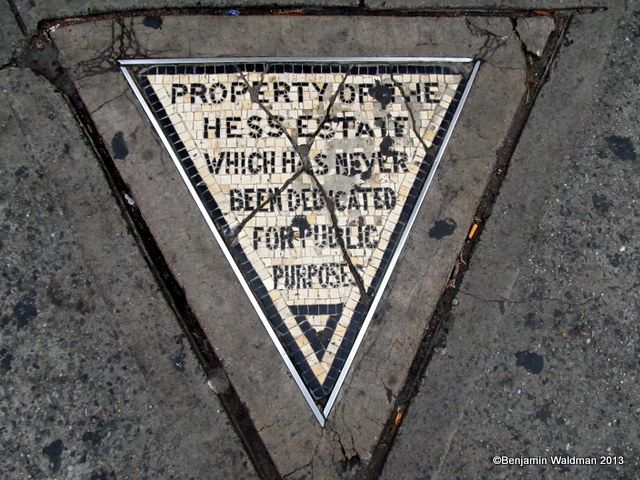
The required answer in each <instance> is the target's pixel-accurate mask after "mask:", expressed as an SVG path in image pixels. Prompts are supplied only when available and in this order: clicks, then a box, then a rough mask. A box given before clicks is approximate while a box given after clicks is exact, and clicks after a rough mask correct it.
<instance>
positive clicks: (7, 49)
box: [0, 2, 27, 65]
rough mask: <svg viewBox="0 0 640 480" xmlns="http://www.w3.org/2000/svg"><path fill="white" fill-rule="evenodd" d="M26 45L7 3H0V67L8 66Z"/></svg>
mask: <svg viewBox="0 0 640 480" xmlns="http://www.w3.org/2000/svg"><path fill="white" fill-rule="evenodd" d="M26 43H27V38H26V36H25V35H23V33H22V31H21V30H20V26H19V25H18V23H17V22H16V18H15V16H14V15H13V12H12V11H11V7H10V6H9V3H8V2H0V65H6V64H8V63H9V62H10V61H11V60H12V59H13V58H15V56H16V55H18V54H19V52H20V51H21V49H22V47H23V46H24V45H26Z"/></svg>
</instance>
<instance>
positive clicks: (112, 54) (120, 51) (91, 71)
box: [79, 18, 164, 78]
mask: <svg viewBox="0 0 640 480" xmlns="http://www.w3.org/2000/svg"><path fill="white" fill-rule="evenodd" d="M133 22H134V18H130V19H129V22H128V24H126V23H125V19H124V18H116V19H115V21H113V22H111V43H110V44H109V46H108V47H107V48H105V49H104V50H102V51H101V52H99V53H98V54H97V55H96V56H95V57H94V58H92V59H90V60H85V61H83V62H80V63H79V66H80V67H81V68H82V69H83V70H84V71H85V72H86V75H85V76H93V75H99V74H101V73H106V72H112V71H115V70H117V69H118V60H119V59H121V58H127V57H148V56H149V55H150V54H154V53H164V51H157V52H152V51H149V50H147V49H145V48H144V47H143V46H142V44H141V43H140V41H139V40H138V36H137V34H136V32H135V29H134V25H133ZM116 26H117V27H116ZM117 28H118V29H119V31H117ZM82 78H84V77H82Z"/></svg>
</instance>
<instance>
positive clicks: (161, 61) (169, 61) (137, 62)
mask: <svg viewBox="0 0 640 480" xmlns="http://www.w3.org/2000/svg"><path fill="white" fill-rule="evenodd" d="M472 61H473V59H472V58H468V57H229V58H158V59H152V58H146V59H122V60H119V61H118V63H119V64H120V68H121V70H122V73H123V75H124V77H125V79H126V80H127V83H128V84H129V86H130V87H131V89H132V90H133V93H134V95H135V96H136V98H137V99H138V101H139V102H140V105H141V106H142V109H143V110H144V112H145V114H146V115H147V117H148V118H149V121H150V122H151V124H152V125H153V127H154V129H155V130H156V133H157V134H158V135H159V136H160V139H161V140H162V143H163V144H164V146H165V148H166V150H167V151H168V153H169V155H170V156H171V159H172V160H173V163H174V164H175V166H176V168H177V169H178V172H179V173H180V176H181V177H182V180H183V181H184V183H185V184H186V186H187V189H188V190H189V193H190V194H191V196H192V197H193V199H194V200H195V202H196V205H197V206H198V209H199V210H200V213H201V214H202V216H203V217H204V219H205V222H206V223H207V226H208V227H209V230H211V233H212V234H213V236H214V238H215V239H216V241H217V243H218V245H220V247H221V249H222V252H223V253H224V256H225V258H226V259H227V261H228V262H229V264H230V265H231V268H232V270H233V272H234V273H235V275H236V277H237V278H238V280H239V281H240V284H241V285H242V288H243V289H244V291H245V293H246V294H247V297H249V301H250V302H251V304H252V306H253V308H254V310H255V311H256V313H257V314H258V317H259V318H260V320H261V322H262V324H263V325H264V327H265V329H266V330H267V333H268V334H269V337H270V338H271V341H272V342H273V343H274V345H275V347H276V349H277V351H278V353H279V354H280V356H281V357H282V359H283V360H284V363H285V365H286V366H287V368H288V370H289V373H291V375H292V377H293V379H294V380H295V382H296V385H297V386H298V388H299V389H300V391H301V392H302V395H303V396H304V399H305V400H306V402H307V404H308V405H309V408H310V409H311V411H312V412H313V414H314V416H315V417H316V419H317V420H318V423H319V424H320V426H321V427H324V425H325V420H326V418H327V416H328V415H329V413H330V411H331V409H332V408H333V405H334V403H335V401H336V398H337V396H338V393H339V391H340V388H341V387H342V384H343V383H344V380H345V378H346V376H347V374H348V372H349V369H350V367H351V364H352V363H353V360H354V358H355V355H356V353H357V351H358V349H359V347H360V344H361V343H362V340H363V338H364V336H365V334H366V331H367V329H368V327H369V324H370V323H371V320H372V318H373V315H374V313H375V310H376V308H377V306H378V303H379V302H380V299H381V297H382V293H383V292H384V290H385V288H386V286H387V283H388V281H389V278H390V276H391V273H392V272H393V269H394V267H395V264H396V262H397V260H398V257H399V255H400V253H401V251H402V249H403V247H404V244H405V242H406V240H407V237H408V235H409V232H410V231H411V227H412V226H413V223H414V221H415V219H416V217H417V214H418V211H419V210H420V207H421V206H422V203H423V201H424V198H425V196H426V193H427V190H428V188H429V186H430V184H431V181H432V179H433V176H434V174H435V171H436V169H437V167H438V164H439V163H440V160H441V159H442V156H443V155H444V151H445V149H446V147H447V144H448V142H449V139H450V138H451V134H452V132H453V130H454V128H455V126H456V123H457V121H458V117H459V116H460V113H461V111H462V107H463V106H464V103H465V102H466V99H467V97H468V95H469V91H470V90H471V86H472V84H473V82H474V80H475V77H476V74H477V72H478V68H479V67H480V62H479V61H476V63H475V65H474V67H473V70H472V72H471V75H470V76H469V79H468V80H467V85H466V86H465V89H464V92H463V93H462V97H461V99H460V103H459V104H458V106H457V108H456V111H455V113H454V115H453V118H452V120H451V124H450V125H449V128H448V129H447V132H446V133H445V136H444V139H443V142H442V145H441V147H440V149H439V150H438V154H437V155H436V159H435V161H434V166H433V167H432V169H431V171H430V173H429V176H428V177H427V180H426V182H425V185H424V186H423V188H422V191H421V192H420V196H419V197H418V199H417V203H416V205H415V206H414V208H413V211H412V213H411V216H410V217H409V220H408V222H407V226H406V227H405V229H404V231H403V234H402V236H401V237H400V240H399V242H398V246H397V247H396V250H395V252H394V254H393V256H392V258H391V261H390V263H389V266H388V267H387V270H386V272H385V275H384V276H383V278H382V281H381V283H380V286H379V287H378V291H377V293H376V296H375V297H374V299H373V302H372V303H371V306H370V307H369V311H368V313H367V317H366V318H365V321H364V323H363V325H362V327H361V329H360V332H359V333H358V336H357V337H356V340H355V342H354V344H353V346H352V347H351V351H350V352H349V356H348V357H347V360H346V361H345V364H344V365H343V367H342V371H341V372H340V376H339V377H338V379H337V380H336V384H335V386H334V388H333V391H332V392H331V395H330V396H329V400H328V402H327V404H326V405H325V407H324V410H323V411H320V409H319V408H318V406H317V405H316V403H315V401H314V400H313V398H311V395H310V393H309V391H308V389H307V387H306V386H305V384H304V382H303V381H302V378H301V377H300V374H299V373H298V371H297V370H296V369H295V367H294V365H293V363H292V362H291V360H290V359H289V357H288V355H287V353H286V352H285V350H284V348H283V346H282V344H281V343H280V341H279V340H278V337H277V335H276V334H275V331H274V330H273V327H272V326H271V324H270V323H269V321H268V319H267V318H266V316H265V314H264V312H263V311H262V309H261V308H260V305H259V304H258V302H257V300H256V298H255V296H254V294H253V292H252V291H251V289H250V288H249V285H248V284H247V282H246V280H245V279H244V277H243V276H242V273H241V272H240V269H239V268H238V266H237V265H236V263H235V261H234V259H233V257H232V256H231V252H230V251H229V249H228V248H227V245H226V244H225V243H224V241H223V239H222V237H221V236H220V234H219V233H218V230H217V229H216V227H215V225H214V224H213V220H212V219H211V217H210V216H209V214H208V213H207V211H206V209H205V207H204V205H203V203H202V201H201V200H200V198H199V197H198V194H197V192H196V191H195V188H194V187H193V185H192V184H191V181H190V180H189V177H188V176H187V173H186V171H185V170H184V168H183V167H182V164H181V163H180V160H179V159H178V157H177V155H176V154H175V152H174V150H173V147H172V145H171V143H170V142H169V140H168V139H167V138H166V136H165V135H164V132H163V131H162V128H161V127H160V124H159V123H158V121H157V120H156V119H155V117H154V115H153V112H152V111H151V109H150V107H149V105H148V104H147V102H146V100H145V98H144V96H143V95H142V93H141V91H140V89H139V87H138V84H137V83H136V81H135V80H134V79H133V77H132V76H131V74H130V73H129V71H128V69H127V67H131V66H148V65H173V64H190V65H194V64H211V63H218V64H220V63H258V62H268V63H276V62H287V63H327V62H332V63H347V64H348V63H378V64H379V63H383V62H384V63H470V62H472Z"/></svg>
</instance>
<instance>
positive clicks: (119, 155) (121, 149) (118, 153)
mask: <svg viewBox="0 0 640 480" xmlns="http://www.w3.org/2000/svg"><path fill="white" fill-rule="evenodd" d="M111 149H112V150H113V158H115V159H116V160H124V159H125V158H127V155H129V148H128V147H127V142H125V140H124V133H122V132H118V133H116V134H115V135H114V136H113V139H112V140H111Z"/></svg>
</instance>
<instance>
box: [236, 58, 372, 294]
mask: <svg viewBox="0 0 640 480" xmlns="http://www.w3.org/2000/svg"><path fill="white" fill-rule="evenodd" d="M351 68H352V67H351V66H349V68H348V71H347V73H345V75H344V77H343V78H342V80H341V81H340V84H339V85H338V88H336V91H335V92H333V94H332V95H331V98H330V99H329V103H328V105H327V108H326V110H325V114H324V116H323V117H322V120H321V121H320V122H319V123H318V127H317V128H316V130H315V131H314V132H313V134H312V135H311V137H310V138H309V140H307V142H306V143H304V144H302V145H301V144H299V143H298V142H297V141H296V140H294V138H293V137H292V136H291V134H290V133H289V132H288V131H287V129H286V128H285V126H284V125H283V124H282V122H281V120H280V118H279V117H277V116H276V115H274V114H273V112H271V110H270V109H269V108H267V107H266V105H264V103H263V102H262V100H260V98H259V92H260V89H261V87H262V84H263V83H264V77H265V74H266V73H267V72H266V71H265V72H262V74H261V76H260V81H259V82H257V83H255V84H253V85H252V84H251V83H250V82H249V80H248V79H247V77H246V75H245V74H244V72H242V71H241V70H240V69H239V68H238V74H239V75H240V77H241V78H242V80H243V81H244V83H245V85H246V86H247V89H248V90H249V92H250V95H251V100H252V101H253V102H254V103H257V104H258V106H259V107H260V109H261V110H262V111H263V112H265V113H266V115H267V117H268V118H269V119H270V120H271V121H273V122H274V123H275V124H276V125H278V127H279V128H280V129H281V131H282V132H283V133H284V134H285V136H286V137H287V139H288V140H289V142H290V143H291V146H292V147H293V149H294V151H295V152H296V153H297V154H298V156H299V157H300V160H301V161H302V167H301V168H300V170H298V171H296V172H295V173H294V174H293V176H292V177H290V178H289V179H288V180H287V181H286V182H285V183H284V184H283V185H282V187H280V188H279V189H278V190H277V191H276V192H277V193H280V192H281V191H282V190H284V189H285V188H286V187H288V186H289V185H290V184H291V183H292V182H293V181H294V180H295V179H296V178H297V177H299V176H300V175H301V174H302V173H306V174H307V175H309V177H311V179H312V180H313V182H314V184H315V185H316V187H317V188H318V191H319V192H320V195H321V196H322V199H323V201H324V203H325V206H326V208H327V211H328V212H329V217H330V218H331V223H332V226H333V227H334V229H335V232H336V240H337V242H338V245H339V246H340V251H341V253H342V256H343V258H344V261H345V263H346V264H347V267H348V268H349V272H350V273H351V275H352V276H353V280H354V282H355V284H356V286H357V287H358V292H359V294H360V298H361V301H362V302H363V303H365V304H368V303H369V301H370V299H369V296H368V295H367V290H366V287H365V285H364V280H363V278H362V275H360V272H359V271H358V268H357V266H356V265H355V264H354V263H353V261H352V260H351V257H350V256H349V250H348V249H347V244H346V242H345V239H344V237H343V235H342V230H341V229H340V226H339V223H338V216H337V215H336V211H335V205H334V203H333V201H332V200H331V198H330V197H329V194H328V193H327V191H326V190H325V188H324V186H323V185H322V183H320V180H318V177H317V176H316V175H315V173H314V172H313V168H312V166H311V160H310V158H309V152H310V151H311V147H312V146H313V143H314V142H315V140H316V138H317V136H318V134H319V133H320V132H321V131H322V129H323V128H324V126H325V124H326V123H327V122H328V121H329V120H330V119H331V110H332V108H333V106H334V105H335V102H336V99H337V98H338V95H339V94H340V92H341V91H342V90H343V88H344V85H345V82H346V81H347V78H348V77H349V75H350V72H351ZM274 196H275V194H274V195H270V196H269V197H268V198H267V199H265V200H264V201H263V202H262V204H260V205H258V206H257V207H256V208H255V209H253V210H252V211H251V213H250V214H249V215H248V216H247V217H245V219H244V220H243V221H242V222H240V224H239V225H238V227H237V228H236V230H235V231H234V232H233V234H232V240H233V241H236V240H237V237H238V235H239V234H240V232H241V231H242V229H243V228H244V227H245V226H246V224H247V223H248V222H249V221H250V220H251V219H252V218H253V217H254V216H255V215H256V214H257V213H258V212H259V211H260V210H261V209H263V208H265V207H266V206H267V205H269V203H271V202H272V201H273V198H274Z"/></svg>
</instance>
